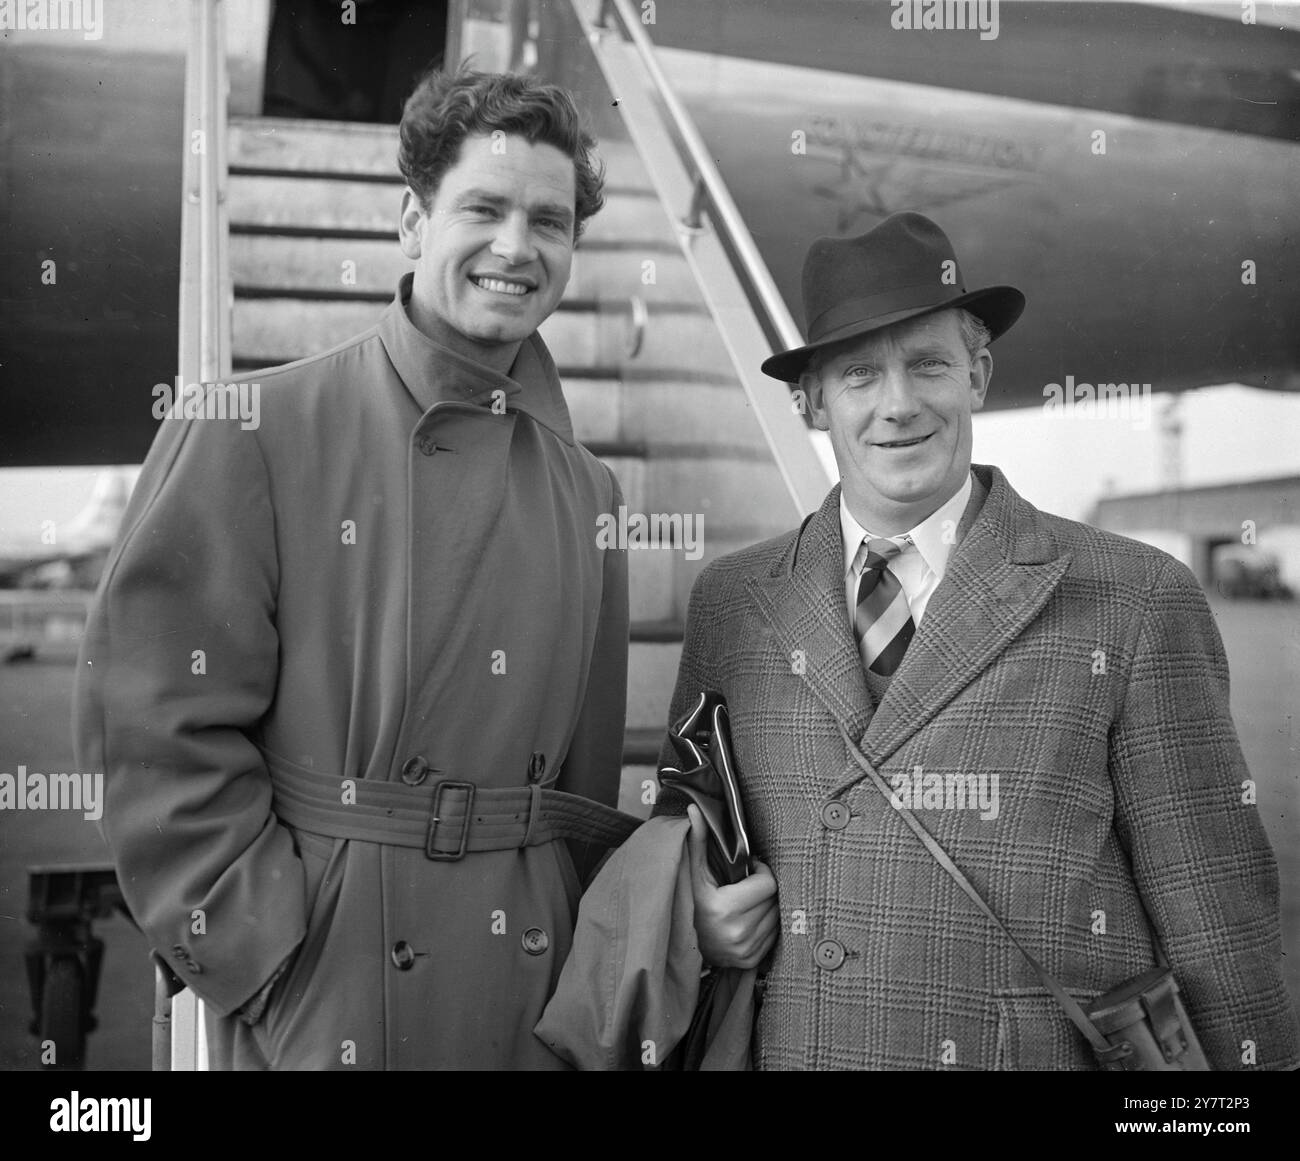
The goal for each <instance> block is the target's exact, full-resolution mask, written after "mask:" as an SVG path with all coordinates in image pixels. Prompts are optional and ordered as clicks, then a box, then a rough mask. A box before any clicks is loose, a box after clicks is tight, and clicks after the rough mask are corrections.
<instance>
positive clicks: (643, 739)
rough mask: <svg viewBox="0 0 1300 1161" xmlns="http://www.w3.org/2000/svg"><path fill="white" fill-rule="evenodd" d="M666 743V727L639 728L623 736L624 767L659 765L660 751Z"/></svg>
mask: <svg viewBox="0 0 1300 1161" xmlns="http://www.w3.org/2000/svg"><path fill="white" fill-rule="evenodd" d="M663 743H664V726H659V727H657V728H656V727H652V726H639V727H637V728H635V729H630V730H628V731H627V732H626V733H625V734H624V735H623V765H625V766H650V767H657V766H658V765H659V751H660V749H661V748H662V746H663Z"/></svg>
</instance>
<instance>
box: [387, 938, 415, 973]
mask: <svg viewBox="0 0 1300 1161" xmlns="http://www.w3.org/2000/svg"><path fill="white" fill-rule="evenodd" d="M392 956H393V966H394V967H395V968H397V970H398V971H399V972H405V971H410V970H411V965H412V964H414V963H415V951H414V950H413V949H412V948H411V945H410V944H409V943H407V942H406V940H404V939H399V940H398V941H397V942H396V943H395V944H393V951H392Z"/></svg>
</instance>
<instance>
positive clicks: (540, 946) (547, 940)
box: [520, 927, 551, 955]
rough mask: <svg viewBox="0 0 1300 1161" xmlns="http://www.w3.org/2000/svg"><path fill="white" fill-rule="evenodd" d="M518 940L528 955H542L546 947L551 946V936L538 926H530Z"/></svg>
mask: <svg viewBox="0 0 1300 1161" xmlns="http://www.w3.org/2000/svg"><path fill="white" fill-rule="evenodd" d="M520 942H521V943H522V944H523V945H524V950H525V951H526V952H527V953H528V954H529V955H543V954H545V952H546V949H547V948H548V947H550V946H551V937H550V936H549V935H547V934H546V932H544V931H543V930H542V929H541V928H540V927H530V928H529V929H528V930H527V931H525V932H524V937H523V939H521V940H520Z"/></svg>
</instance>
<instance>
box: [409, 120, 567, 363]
mask: <svg viewBox="0 0 1300 1161" xmlns="http://www.w3.org/2000/svg"><path fill="white" fill-rule="evenodd" d="M573 231H574V169H573V160H572V159H571V158H569V157H567V156H566V155H565V154H564V153H563V152H561V151H560V150H559V149H556V148H555V146H553V145H546V144H543V143H541V142H539V143H537V144H530V143H529V142H528V140H527V139H526V138H524V137H519V136H515V135H506V136H503V137H500V138H499V139H498V140H497V141H496V142H494V141H493V139H492V138H491V137H490V136H487V135H476V136H471V137H467V138H466V139H465V140H464V142H463V143H462V144H461V147H460V154H459V157H458V159H457V161H456V164H455V165H453V166H451V167H450V168H449V169H448V170H447V172H446V173H445V174H444V175H443V178H442V181H441V182H440V183H439V185H438V189H437V192H436V193H435V194H434V197H433V201H432V204H431V205H430V207H429V210H428V212H427V213H426V212H424V210H423V209H422V207H421V206H420V204H419V201H418V199H417V198H416V196H415V194H414V193H413V192H411V191H410V190H409V189H408V190H407V192H406V194H405V195H404V197H403V201H402V211H401V222H400V229H399V235H400V240H401V245H402V251H403V253H404V254H406V256H407V257H408V258H414V259H415V260H416V268H415V280H414V285H413V287H412V291H411V321H412V322H413V323H414V324H415V325H416V326H417V327H418V328H419V329H420V330H422V331H424V333H425V334H427V335H429V337H430V338H433V339H434V340H436V341H437V342H440V343H442V344H443V345H444V346H447V347H450V348H452V349H453V350H455V351H457V352H459V353H461V354H464V355H467V356H468V357H470V358H472V359H475V360H477V361H478V362H482V363H486V364H487V365H488V366H491V367H494V368H495V369H497V370H500V371H506V370H508V369H509V367H510V365H511V363H513V361H514V356H515V353H516V352H517V351H518V349H519V344H520V342H522V341H523V340H524V339H526V338H527V337H528V336H529V335H531V334H532V333H533V332H534V331H535V330H536V329H537V327H538V326H539V325H540V324H541V322H542V321H543V320H544V319H546V318H547V317H548V316H549V315H550V314H551V312H552V311H553V310H554V309H555V308H556V306H557V305H558V304H559V301H560V298H561V296H562V295H563V294H564V288H565V286H566V284H567V283H568V281H569V270H570V267H571V265H572V261H573Z"/></svg>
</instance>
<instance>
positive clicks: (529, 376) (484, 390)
mask: <svg viewBox="0 0 1300 1161" xmlns="http://www.w3.org/2000/svg"><path fill="white" fill-rule="evenodd" d="M413 282H414V275H413V274H411V273H409V272H408V273H406V274H404V275H402V278H401V280H400V281H399V282H398V284H397V294H396V296H395V297H394V299H393V301H392V302H391V303H389V304H388V308H387V309H386V310H385V311H384V314H383V317H382V318H381V319H380V322H379V336H380V338H381V340H382V341H383V344H384V349H385V350H386V351H387V352H388V357H389V359H390V360H391V361H392V364H393V367H394V369H395V370H396V371H397V373H398V375H400V376H401V379H402V382H403V383H404V384H405V385H406V389H407V390H408V391H409V392H410V393H411V396H412V398H414V399H415V401H416V403H417V404H419V406H420V409H421V411H428V410H429V408H431V407H432V406H433V405H434V404H435V403H445V402H448V401H452V400H455V401H458V402H462V403H474V404H478V405H480V406H483V407H491V406H492V404H493V402H494V401H495V399H496V398H497V396H496V392H498V391H500V392H502V393H504V395H505V400H506V408H507V410H509V411H522V412H523V413H524V414H526V415H528V416H530V417H531V418H533V419H535V420H536V421H537V422H538V423H541V424H543V425H544V426H545V427H547V428H549V429H550V430H551V431H553V432H555V434H556V435H558V436H559V437H560V438H561V439H562V440H564V442H565V443H568V444H572V443H573V442H574V440H573V424H572V422H571V420H570V419H569V408H568V405H567V404H566V403H565V402H564V392H563V390H562V389H561V387H560V376H559V373H558V372H557V371H556V369H555V363H554V362H553V361H552V359H551V354H550V352H549V351H548V350H547V349H546V344H545V343H544V342H543V341H542V338H541V336H540V335H539V334H538V333H537V332H536V331H534V332H533V333H532V334H531V335H529V336H528V338H526V339H525V340H524V341H523V342H522V343H520V345H519V353H518V354H517V355H516V356H515V361H514V363H513V364H512V365H511V367H510V373H509V374H508V375H503V374H501V373H500V372H499V371H494V370H492V369H491V368H490V367H485V366H484V365H483V364H482V363H478V362H475V361H474V360H473V359H469V358H466V356H464V355H461V354H458V353H457V352H455V351H453V350H451V349H450V348H449V347H444V346H443V345H442V344H441V343H437V342H434V340H433V339H431V338H429V336H428V335H426V334H425V333H424V332H423V331H421V330H420V329H419V328H418V327H416V325H415V324H414V323H413V322H411V317H410V315H409V314H408V313H407V304H408V303H409V302H410V300H411V286H412V283H413Z"/></svg>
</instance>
